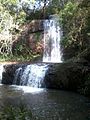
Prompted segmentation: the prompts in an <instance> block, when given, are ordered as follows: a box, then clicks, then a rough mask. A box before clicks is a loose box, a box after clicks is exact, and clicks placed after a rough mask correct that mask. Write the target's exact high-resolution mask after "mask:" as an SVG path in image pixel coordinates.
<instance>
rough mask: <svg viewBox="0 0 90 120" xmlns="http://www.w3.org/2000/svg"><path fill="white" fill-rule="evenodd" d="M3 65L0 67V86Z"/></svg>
mask: <svg viewBox="0 0 90 120" xmlns="http://www.w3.org/2000/svg"><path fill="white" fill-rule="evenodd" d="M3 70H4V68H3V65H0V84H1V81H2V73H3Z"/></svg>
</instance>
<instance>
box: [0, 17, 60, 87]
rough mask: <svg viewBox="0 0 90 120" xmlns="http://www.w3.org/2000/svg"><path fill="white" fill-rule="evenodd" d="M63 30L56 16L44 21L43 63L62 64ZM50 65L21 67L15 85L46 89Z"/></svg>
mask: <svg viewBox="0 0 90 120" xmlns="http://www.w3.org/2000/svg"><path fill="white" fill-rule="evenodd" d="M61 34H62V31H61V28H60V27H59V20H58V17H57V16H56V15H54V16H51V19H48V20H44V53H43V62H54V63H59V62H61V52H60V39H61ZM47 70H48V64H30V65H27V66H26V67H25V66H24V67H22V66H20V67H19V68H18V69H16V70H15V73H14V79H13V84H14V85H21V86H30V87H39V88H40V87H45V85H44V77H45V73H46V71H47ZM2 72H3V66H0V80H2Z"/></svg>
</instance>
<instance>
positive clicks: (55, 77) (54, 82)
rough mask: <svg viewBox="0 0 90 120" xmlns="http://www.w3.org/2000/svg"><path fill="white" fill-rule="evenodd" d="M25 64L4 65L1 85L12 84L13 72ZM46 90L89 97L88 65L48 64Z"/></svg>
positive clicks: (45, 81)
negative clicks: (72, 92) (68, 92)
mask: <svg viewBox="0 0 90 120" xmlns="http://www.w3.org/2000/svg"><path fill="white" fill-rule="evenodd" d="M26 65H27V64H17V65H6V66H4V68H5V71H4V72H3V80H2V83H3V84H9V85H10V84H12V83H13V79H14V75H15V71H16V69H18V68H19V67H22V68H23V69H24V67H25V66H26ZM44 85H45V87H46V88H52V89H63V90H71V91H76V92H79V93H82V94H85V95H90V65H89V64H88V63H79V62H78V63H75V62H67V63H56V64H49V69H48V70H47V72H46V75H45V78H44Z"/></svg>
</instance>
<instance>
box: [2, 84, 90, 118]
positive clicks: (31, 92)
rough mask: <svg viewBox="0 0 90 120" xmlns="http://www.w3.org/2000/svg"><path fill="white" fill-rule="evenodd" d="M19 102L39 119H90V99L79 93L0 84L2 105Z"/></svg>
mask: <svg viewBox="0 0 90 120" xmlns="http://www.w3.org/2000/svg"><path fill="white" fill-rule="evenodd" d="M19 104H23V105H25V107H27V108H30V109H31V111H32V114H33V115H34V116H35V117H36V118H38V120H90V100H89V99H88V98H87V97H84V96H82V95H79V94H77V93H73V92H68V91H61V90H49V89H42V88H33V87H28V86H16V85H0V107H2V106H8V105H14V106H18V105H19Z"/></svg>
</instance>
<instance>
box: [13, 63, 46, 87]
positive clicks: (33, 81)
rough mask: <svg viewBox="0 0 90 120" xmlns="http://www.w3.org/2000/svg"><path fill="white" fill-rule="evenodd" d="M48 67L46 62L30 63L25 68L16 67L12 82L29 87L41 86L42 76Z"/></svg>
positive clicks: (42, 82)
mask: <svg viewBox="0 0 90 120" xmlns="http://www.w3.org/2000/svg"><path fill="white" fill-rule="evenodd" d="M47 69H48V65H46V64H31V65H27V66H26V67H25V68H21V67H20V68H18V69H17V70H16V71H15V75H14V80H13V84H16V85H22V86H30V87H39V88H40V87H42V86H43V85H44V81H43V80H44V76H45V73H46V71H47Z"/></svg>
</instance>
